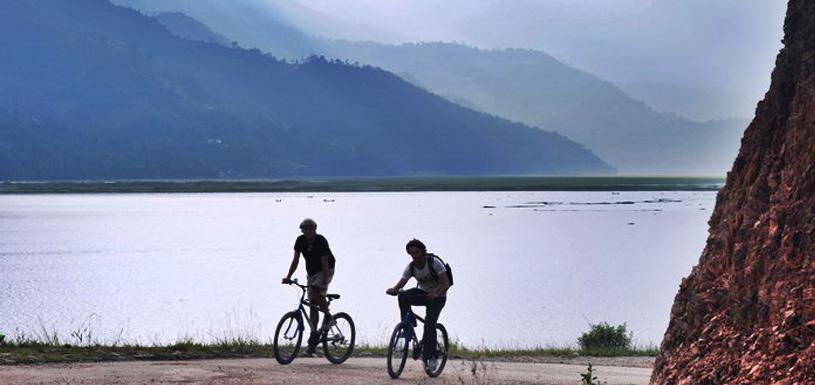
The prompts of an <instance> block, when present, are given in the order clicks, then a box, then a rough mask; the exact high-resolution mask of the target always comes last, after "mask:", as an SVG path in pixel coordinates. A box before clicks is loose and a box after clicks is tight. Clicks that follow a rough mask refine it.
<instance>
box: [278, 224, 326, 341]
mask: <svg viewBox="0 0 815 385" xmlns="http://www.w3.org/2000/svg"><path fill="white" fill-rule="evenodd" d="M300 231H302V232H303V234H301V235H300V236H298V237H297V240H295V242H294V258H293V259H292V261H291V266H289V273H288V274H287V275H286V277H285V278H283V283H289V282H291V276H292V275H293V274H294V272H295V271H296V270H297V265H298V264H299V262H300V254H302V255H303V258H304V259H305V260H306V273H307V274H308V300H309V302H311V303H312V304H314V305H317V306H318V307H319V310H318V309H317V308H314V307H312V308H311V309H310V312H309V316H310V318H311V325H312V329H311V334H310V335H309V338H308V347H307V348H306V355H308V356H311V355H313V354H314V349H315V347H316V346H317V343H319V341H320V333H319V331H318V330H317V329H316V328H315V326H316V325H319V323H318V322H319V320H320V311H322V312H323V313H325V315H324V317H323V322H324V323H325V322H327V321H328V320H330V319H331V315H330V314H329V312H328V301H327V300H326V295H327V294H328V285H329V284H330V283H331V280H332V279H333V278H334V264H335V260H334V255H333V254H332V253H331V248H329V247H328V240H327V239H325V237H324V236H322V235H320V234H317V222H315V221H314V220H313V219H311V218H306V219H303V221H302V222H301V223H300Z"/></svg>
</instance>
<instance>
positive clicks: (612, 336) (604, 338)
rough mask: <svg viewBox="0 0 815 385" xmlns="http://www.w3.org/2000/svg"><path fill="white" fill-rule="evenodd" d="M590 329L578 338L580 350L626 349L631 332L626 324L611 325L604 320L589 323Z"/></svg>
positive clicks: (629, 345) (628, 345)
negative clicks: (597, 322)
mask: <svg viewBox="0 0 815 385" xmlns="http://www.w3.org/2000/svg"><path fill="white" fill-rule="evenodd" d="M590 327H591V329H590V330H589V331H588V332H585V333H583V335H581V336H580V337H579V338H578V339H577V343H578V344H580V348H581V349H582V350H584V351H585V350H628V349H630V348H631V338H632V334H631V333H629V332H628V330H627V327H626V324H622V325H617V326H611V325H609V324H608V323H606V322H601V323H599V324H592V325H590Z"/></svg>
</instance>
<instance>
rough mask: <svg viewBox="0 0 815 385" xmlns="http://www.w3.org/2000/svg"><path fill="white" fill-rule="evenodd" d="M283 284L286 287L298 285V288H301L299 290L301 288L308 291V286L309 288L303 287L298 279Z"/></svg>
mask: <svg viewBox="0 0 815 385" xmlns="http://www.w3.org/2000/svg"><path fill="white" fill-rule="evenodd" d="M283 284H284V285H296V286H297V287H299V288H301V289H303V290H306V289H308V286H307V285H301V284H300V283H299V282H297V278H295V279H290V280H288V281H284V282H283Z"/></svg>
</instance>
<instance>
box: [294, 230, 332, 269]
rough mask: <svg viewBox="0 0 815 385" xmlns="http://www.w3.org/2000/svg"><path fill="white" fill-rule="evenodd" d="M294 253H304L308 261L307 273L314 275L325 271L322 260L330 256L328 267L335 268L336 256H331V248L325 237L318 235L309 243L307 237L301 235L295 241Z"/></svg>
mask: <svg viewBox="0 0 815 385" xmlns="http://www.w3.org/2000/svg"><path fill="white" fill-rule="evenodd" d="M294 251H299V252H301V253H303V258H305V259H306V273H308V275H314V274H317V273H319V272H321V271H323V264H322V263H321V262H320V258H322V257H323V256H326V255H328V267H330V268H334V254H331V248H329V247H328V240H326V239H325V237H324V236H322V235H320V234H317V236H316V237H314V239H313V240H312V241H311V242H309V241H308V239H306V236H305V235H300V236H299V237H297V240H296V241H294Z"/></svg>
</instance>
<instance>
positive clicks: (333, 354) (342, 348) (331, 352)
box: [273, 279, 356, 365]
mask: <svg viewBox="0 0 815 385" xmlns="http://www.w3.org/2000/svg"><path fill="white" fill-rule="evenodd" d="M286 284H289V285H296V286H297V287H299V288H300V289H301V290H302V291H303V293H302V294H301V295H300V305H299V306H298V307H297V309H295V310H293V311H290V312H288V313H286V314H284V315H283V317H282V318H280V322H278V323H277V328H275V332H274V344H273V350H274V356H275V359H276V360H277V362H279V363H280V364H282V365H288V364H289V363H291V362H292V361H294V359H295V357H297V353H298V352H299V351H300V346H301V344H302V342H303V332H304V330H305V324H304V322H303V320H304V319H305V320H306V322H308V324H309V326H310V330H315V329H316V325H313V324H312V323H311V319H310V318H309V316H308V314H306V306H308V307H309V308H313V307H317V305H313V304H311V303H310V302H309V301H307V300H306V299H305V298H306V290H307V289H308V286H307V285H301V284H299V283H298V282H297V280H296V279H293V280H291V281H289V282H286ZM326 297H327V299H328V303H331V301H332V300H336V299H339V298H340V295H339V294H328V295H327V296H326ZM319 333H320V340H319V342H318V344H319V343H322V345H323V352H324V353H325V358H326V359H328V361H329V362H331V363H332V364H341V363H343V362H345V360H347V359H348V357H350V356H351V353H353V351H354V341H355V339H356V329H355V328H354V320H352V319H351V316H350V315H348V314H347V313H334V314H332V315H331V319H330V320H329V321H328V322H325V321H324V322H323V326H322V327H320V329H319Z"/></svg>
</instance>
